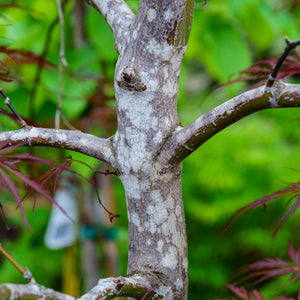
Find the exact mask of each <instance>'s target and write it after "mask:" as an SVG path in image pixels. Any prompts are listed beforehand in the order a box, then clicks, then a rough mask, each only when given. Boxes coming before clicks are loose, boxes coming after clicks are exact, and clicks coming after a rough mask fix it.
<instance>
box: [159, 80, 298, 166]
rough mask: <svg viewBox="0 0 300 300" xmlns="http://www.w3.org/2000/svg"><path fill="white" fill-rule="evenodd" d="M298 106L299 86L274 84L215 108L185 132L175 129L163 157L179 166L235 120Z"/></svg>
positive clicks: (276, 82) (189, 126)
mask: <svg viewBox="0 0 300 300" xmlns="http://www.w3.org/2000/svg"><path fill="white" fill-rule="evenodd" d="M299 106H300V85H299V84H287V83H283V82H279V81H275V82H274V84H273V86H272V87H270V88H269V87H265V86H262V87H259V88H256V89H253V90H250V91H247V92H245V93H242V94H241V95H239V96H236V97H234V98H233V99H231V100H229V101H227V102H225V103H223V104H221V105H219V106H217V107H216V108H214V109H212V110H211V111H209V112H207V113H206V114H204V115H203V116H201V117H199V118H198V119H197V120H196V121H194V122H193V123H191V124H190V125H188V126H187V127H185V128H178V130H176V131H175V132H174V133H173V135H172V136H171V137H170V138H169V140H168V141H167V142H166V144H165V150H164V151H165V152H166V153H165V154H164V157H168V160H169V161H170V162H171V163H172V162H180V161H182V160H183V159H184V158H185V157H187V156H188V155H189V154H191V153H193V152H194V151H195V150H196V149H197V148H198V147H200V146H201V145H202V144H203V143H205V142H206V141H208V140H209V139H210V138H211V137H213V136H214V135H215V134H217V133H218V132H219V131H221V130H222V129H224V128H226V127H228V126H230V125H231V124H233V123H235V122H237V121H238V120H240V119H242V118H244V117H246V116H248V115H250V114H252V113H255V112H257V111H260V110H263V109H268V108H284V107H299Z"/></svg>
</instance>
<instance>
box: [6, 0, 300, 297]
mask: <svg viewBox="0 0 300 300" xmlns="http://www.w3.org/2000/svg"><path fill="white" fill-rule="evenodd" d="M74 2H75V1H74V0H69V1H66V5H65V34H66V49H65V50H66V59H67V61H68V63H69V67H67V68H65V72H64V87H63V112H64V114H65V116H66V117H67V119H68V120H69V121H70V122H71V123H72V124H74V126H75V127H77V128H83V129H82V130H83V131H88V132H90V133H93V134H96V135H98V136H109V135H110V134H112V133H113V132H114V128H115V126H116V125H115V123H114V117H113V113H112V111H113V108H114V105H115V104H114V100H113V98H114V95H113V73H114V64H115V62H116V59H117V53H116V52H115V50H114V47H113V45H114V41H113V37H112V34H111V32H110V30H109V28H108V26H107V25H106V23H105V21H104V19H103V18H102V17H101V16H100V15H99V13H98V12H96V11H95V10H94V9H93V8H91V7H88V6H87V5H86V11H85V19H84V21H85V29H86V40H85V43H84V44H82V45H75V43H74V40H75V35H76V32H75V30H74V24H75V22H76V18H75V15H74ZM127 2H128V4H129V5H130V6H131V7H132V8H133V9H134V10H135V11H136V9H137V7H138V1H129V0H128V1H127ZM207 2H208V3H207V5H206V6H204V7H203V6H202V1H200V0H196V1H195V13H194V23H193V27H192V32H191V36H190V40H189V45H188V49H187V53H186V56H185V60H184V64H183V69H182V75H181V82H180V95H179V101H178V112H179V119H180V121H181V123H182V124H183V125H187V124H189V123H190V122H192V121H193V120H194V119H195V118H197V117H198V116H200V115H201V114H203V113H205V112H206V111H208V110H209V109H211V108H213V107H214V106H216V105H218V104H221V103H222V102H224V101H226V100H228V99H230V98H231V97H233V96H235V95H237V94H238V93H240V92H241V91H243V90H245V89H247V85H246V84H234V85H230V86H228V87H226V88H222V89H218V90H215V91H214V92H213V93H211V94H209V96H207V94H208V93H209V92H211V91H213V90H214V89H215V88H216V87H217V86H218V85H219V84H224V83H226V82H227V81H229V80H231V79H235V78H237V75H238V72H239V71H241V70H243V69H246V68H247V67H249V66H250V65H251V64H252V63H254V62H255V61H257V60H262V59H265V58H271V57H276V56H278V55H279V54H280V53H281V51H282V50H283V48H284V47H285V42H284V37H285V36H288V37H289V38H290V39H297V38H299V37H300V31H299V28H300V14H299V13H300V8H298V9H295V10H291V7H292V4H293V2H295V1H292V0H291V1H283V0H263V1H262V0H228V1H224V0H207ZM4 4H13V5H16V6H15V7H4V6H1V5H4ZM56 18H57V7H56V1H54V0H51V1H50V0H48V1H45V0H44V1H41V0H27V1H4V0H2V1H0V46H7V47H9V48H10V49H19V50H26V51H32V52H33V53H35V54H37V55H41V54H42V53H43V52H44V51H45V50H47V51H46V52H47V53H46V60H47V61H50V62H52V63H53V64H55V65H56V66H57V65H58V59H59V46H60V42H59V26H58V24H56V25H55V26H53V31H51V34H50V37H49V36H47V33H49V27H50V26H51V24H52V22H53V21H54V20H55V19H56ZM46 42H48V44H47V47H46V49H45V45H46ZM0 58H1V59H5V62H6V63H7V64H8V65H9V67H10V69H11V74H12V75H13V76H14V78H15V79H14V80H13V81H12V82H0V86H1V87H2V88H3V89H4V90H5V91H6V93H7V94H8V95H9V97H10V98H11V101H12V103H13V105H14V107H15V109H16V110H17V111H18V112H19V113H20V114H21V115H22V116H24V117H28V118H31V117H33V118H34V121H35V122H37V124H38V125H40V126H44V127H45V126H48V127H53V126H54V115H55V109H56V103H57V93H58V71H57V68H56V67H55V68H51V67H46V68H44V69H43V71H42V73H41V76H40V77H38V78H39V82H38V84H36V82H37V81H36V79H35V78H36V72H37V65H36V63H35V64H32V63H28V64H16V63H15V62H14V61H13V60H12V59H11V60H10V59H9V58H8V57H7V56H5V55H3V54H1V53H0ZM297 79H298V82H299V78H291V79H289V80H290V81H294V82H297ZM96 96H97V97H98V98H96V100H97V99H98V100H97V101H102V102H101V103H99V102H98V104H96V105H95V104H94V103H93V102H92V97H96ZM206 96H207V97H206ZM1 109H3V110H5V109H6V107H5V105H4V104H1ZM92 109H95V111H97V112H98V113H95V114H94V115H90V113H91V110H92ZM101 109H102V110H101ZM91 116H94V117H91ZM97 118H98V119H97ZM99 122H100V124H101V126H99ZM105 124H106V125H105ZM107 124H108V125H107ZM0 128H1V130H8V129H17V126H16V125H15V124H14V123H13V122H12V121H10V120H9V119H8V118H7V117H5V116H1V118H0ZM298 128H299V110H298V109H280V110H272V111H262V112H259V113H256V114H255V115H252V116H249V117H247V118H246V119H244V120H242V121H239V122H238V123H237V124H235V125H232V126H231V127H230V128H227V129H225V130H224V131H223V132H221V133H219V134H218V135H217V136H215V137H213V138H212V139H211V140H210V141H209V142H207V143H206V144H204V145H203V146H202V147H201V148H200V149H199V150H197V151H196V152H195V153H194V154H192V155H191V156H190V157H189V158H187V159H186V161H185V162H184V173H183V179H182V185H183V198H184V205H185V211H186V222H187V232H188V242H189V280H190V283H189V299H190V300H196V299H201V300H206V299H207V300H209V299H213V298H222V297H229V295H230V293H229V292H228V290H226V289H225V288H224V285H225V284H227V283H229V282H232V281H230V277H231V276H232V275H233V274H234V273H235V271H236V270H237V269H238V268H239V267H241V266H243V265H245V264H249V263H253V262H255V261H256V260H260V259H262V258H264V257H277V256H278V257H282V258H283V259H286V258H287V249H288V242H289V241H292V242H293V244H294V246H295V247H296V248H298V246H299V242H300V235H299V233H298V230H297V228H299V225H300V221H299V213H298V212H296V213H295V214H294V215H292V216H291V217H290V218H289V219H288V220H287V221H286V222H284V224H283V226H282V227H281V229H280V230H279V232H278V234H277V236H276V238H275V239H274V238H272V233H273V230H274V228H275V227H276V224H277V223H278V221H279V219H280V218H281V217H282V216H283V215H284V213H285V212H286V211H287V207H286V201H287V199H282V200H279V201H278V202H275V203H273V204H270V205H268V206H267V209H266V211H265V212H263V209H257V210H256V211H255V212H252V213H251V214H250V215H248V216H246V217H245V218H243V219H242V220H240V221H239V222H238V223H236V224H235V225H234V226H233V227H231V228H230V229H229V230H228V231H227V232H226V233H225V234H224V235H222V230H223V228H224V226H225V224H226V222H227V220H228V219H229V218H230V216H231V215H232V214H233V213H234V212H235V211H236V210H237V209H238V208H240V207H242V206H243V205H246V204H248V203H250V202H252V201H254V200H256V199H258V198H260V197H262V196H264V195H266V194H268V193H272V192H274V191H276V190H279V189H280V188H283V187H284V186H286V182H296V181H298V180H299V178H300V174H299V172H297V170H300V163H299V150H300V131H299V130H298ZM34 154H35V155H41V156H43V157H47V158H52V159H54V160H58V159H60V158H62V157H65V156H67V155H69V152H68V153H66V152H63V153H62V151H58V150H53V149H50V148H46V149H45V148H43V149H37V148H35V149H34ZM72 156H73V157H74V158H76V159H80V160H82V161H85V162H86V163H88V164H90V165H91V166H93V167H95V168H96V167H97V165H98V162H97V161H96V160H95V159H91V158H88V157H85V156H83V155H79V154H76V153H72ZM73 166H74V168H75V169H76V170H77V171H79V172H81V173H82V174H83V175H85V176H91V172H90V170H89V169H88V168H86V167H84V166H81V165H80V164H76V163H74V164H73ZM113 181H114V198H115V199H116V202H117V208H116V211H115V212H116V213H118V214H120V215H121V218H120V219H118V220H117V221H116V224H117V226H116V227H117V240H116V241H115V242H116V244H117V246H118V249H119V256H120V258H119V261H120V267H119V269H120V270H119V272H120V274H121V275H125V274H126V253H127V243H128V240H127V239H128V238H127V221H126V207H125V196H124V193H123V189H122V187H121V185H120V182H119V181H118V179H117V178H114V179H113ZM89 188H90V187H89V186H88V185H86V184H84V183H82V186H81V192H80V193H79V194H80V197H79V198H80V199H78V200H79V201H80V202H81V203H82V201H84V197H85V192H84V191H85V190H87V189H89ZM1 203H2V204H3V206H4V209H5V210H6V212H7V217H8V222H9V225H11V226H12V228H13V230H12V233H15V232H16V234H17V233H18V232H21V234H17V236H18V237H17V238H16V239H13V240H10V238H9V236H12V235H13V234H11V235H9V234H7V233H6V232H5V229H4V225H3V224H2V227H1V228H0V241H1V243H2V244H3V246H4V247H5V248H6V250H7V251H8V252H9V253H10V254H11V255H12V256H13V257H14V258H15V259H16V260H17V261H18V262H19V263H20V264H21V265H22V266H28V267H29V268H30V270H31V271H32V273H33V274H34V276H35V278H36V280H37V281H38V282H39V283H41V284H44V285H46V286H48V287H51V288H54V289H58V290H60V289H61V288H62V283H61V280H62V276H63V275H62V269H63V266H64V265H63V261H64V256H65V255H66V252H65V250H56V251H52V250H49V249H47V248H46V247H45V245H44V243H43V239H44V234H45V229H46V226H47V222H48V218H49V212H50V205H49V204H47V202H46V201H45V200H41V202H40V204H39V203H38V204H37V207H36V209H35V211H34V213H32V212H31V207H32V201H30V199H27V200H26V202H25V203H24V205H25V207H26V208H28V212H27V216H28V219H29V222H30V225H31V227H32V229H33V231H34V234H32V233H30V232H29V231H28V230H27V229H26V228H25V226H24V224H23V223H22V218H21V215H20V213H19V212H18V211H16V210H15V209H14V208H15V206H14V203H13V199H12V196H10V195H9V194H8V193H7V192H4V193H3V194H2V195H1ZM14 224H15V225H14ZM80 243H81V242H80V240H79V242H78V249H79V250H78V251H79V252H80ZM78 255H79V254H78ZM99 255H100V256H101V255H102V254H101V247H100V248H99ZM79 273H80V271H79ZM100 276H105V274H103V273H101V274H100ZM81 280H82V281H83V279H82V278H81ZM285 280H286V278H283V279H279V280H274V281H272V282H269V283H267V284H264V285H261V286H259V287H256V288H260V290H261V292H262V293H263V294H264V295H265V297H266V299H271V298H272V297H271V295H272V294H277V295H278V294H285V295H290V296H293V297H295V290H296V289H297V284H296V285H295V284H294V285H291V286H287V287H285V288H283V289H279V287H280V286H281V285H283V283H284V282H285ZM233 281H234V280H233ZM4 282H24V280H23V279H22V277H21V275H20V274H19V273H18V271H17V270H16V269H15V268H13V267H12V265H11V264H10V263H9V262H8V261H6V260H4V259H3V258H2V257H0V283H4ZM82 292H85V287H84V285H82Z"/></svg>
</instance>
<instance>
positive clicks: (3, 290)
mask: <svg viewBox="0 0 300 300" xmlns="http://www.w3.org/2000/svg"><path fill="white" fill-rule="evenodd" d="M0 298H1V299H2V300H10V299H49V300H51V299H52V300H75V298H74V297H72V296H69V295H65V294H62V293H59V292H57V291H54V290H52V289H48V288H46V287H44V286H42V285H40V284H37V283H35V282H31V283H28V284H11V283H7V284H2V285H0Z"/></svg>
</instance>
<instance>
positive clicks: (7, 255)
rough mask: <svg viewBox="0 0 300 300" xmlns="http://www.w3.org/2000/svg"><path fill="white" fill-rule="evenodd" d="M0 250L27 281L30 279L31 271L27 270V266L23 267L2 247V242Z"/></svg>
mask: <svg viewBox="0 0 300 300" xmlns="http://www.w3.org/2000/svg"><path fill="white" fill-rule="evenodd" d="M0 252H1V253H2V254H3V255H4V256H5V258H7V259H8V260H9V261H10V262H11V263H12V264H13V265H14V267H15V268H16V269H17V270H18V271H20V272H21V274H22V275H23V277H24V278H25V279H27V280H28V281H29V282H30V281H31V280H32V275H31V272H30V271H29V270H28V268H25V269H23V268H22V267H21V266H20V265H19V264H18V263H17V262H16V261H15V260H14V259H13V258H12V257H11V256H10V255H9V254H8V253H7V252H6V251H5V250H4V248H3V246H2V244H1V243H0Z"/></svg>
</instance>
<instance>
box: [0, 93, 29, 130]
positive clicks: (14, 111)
mask: <svg viewBox="0 0 300 300" xmlns="http://www.w3.org/2000/svg"><path fill="white" fill-rule="evenodd" d="M0 94H1V95H2V96H3V98H4V103H5V104H6V105H7V106H8V108H9V109H10V110H11V112H12V113H13V114H14V115H15V117H16V118H17V119H18V120H19V121H20V123H21V127H22V128H24V127H25V128H28V125H27V123H26V122H25V121H24V120H23V119H22V118H21V116H20V115H19V114H18V113H17V112H16V110H15V109H14V108H13V106H12V105H11V103H10V99H9V98H8V96H7V95H6V94H5V93H4V91H3V89H2V88H1V87H0Z"/></svg>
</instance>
